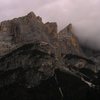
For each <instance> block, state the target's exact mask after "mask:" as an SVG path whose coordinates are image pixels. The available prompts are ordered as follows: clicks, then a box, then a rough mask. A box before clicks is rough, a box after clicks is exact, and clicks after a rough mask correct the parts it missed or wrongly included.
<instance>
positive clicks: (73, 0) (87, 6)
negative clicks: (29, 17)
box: [0, 0, 100, 49]
mask: <svg viewBox="0 0 100 100" xmlns="http://www.w3.org/2000/svg"><path fill="white" fill-rule="evenodd" d="M99 5H100V0H0V21H2V20H7V19H12V18H14V17H19V16H23V15H26V14H27V13H29V12H30V11H33V12H35V13H36V15H39V16H41V17H42V18H43V21H44V22H46V21H56V22H57V23H58V26H59V30H60V29H62V28H63V27H65V26H66V25H67V24H69V23H72V24H73V26H74V28H75V29H76V35H77V36H78V37H79V40H81V42H82V43H86V44H87V45H91V46H92V47H96V48H97V49H100V45H99V44H100V11H99V10H100V6H99Z"/></svg>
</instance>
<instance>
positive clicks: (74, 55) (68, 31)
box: [0, 12, 98, 100]
mask: <svg viewBox="0 0 100 100" xmlns="http://www.w3.org/2000/svg"><path fill="white" fill-rule="evenodd" d="M96 66H97V64H96V62H95V61H94V60H93V59H90V58H89V57H88V56H87V54H86V53H84V52H83V48H82V47H81V46H80V43H79V41H78V39H77V37H76V36H75V34H74V32H73V28H72V24H69V25H67V26H66V27H65V28H64V29H63V30H61V31H60V32H58V31H57V24H56V22H47V23H43V22H42V18H41V17H40V16H36V15H35V14H34V13H33V12H30V13H29V14H28V15H26V16H23V17H19V18H14V19H12V20H7V21H3V22H1V23H0V88H1V95H0V96H1V97H2V96H3V98H5V96H4V95H5V93H4V92H3V91H5V90H6V89H7V92H6V93H7V96H8V97H9V95H10V94H9V93H10V92H11V91H13V92H14V90H13V88H17V89H18V90H17V92H14V93H15V94H14V95H10V96H11V98H13V97H14V96H15V97H16V96H17V94H18V92H19V91H22V94H23V93H26V98H28V97H30V96H32V95H30V94H29V92H27V91H31V93H34V95H33V97H32V98H35V100H40V98H41V100H49V99H47V98H52V97H53V98H55V99H56V98H57V100H61V98H63V99H64V98H67V97H68V98H71V97H70V96H71V94H72V90H70V88H68V89H69V90H70V93H68V91H67V90H66V88H67V87H68V86H70V84H71V83H72V82H73V83H75V84H77V85H75V84H72V86H74V87H75V86H76V87H77V89H78V92H77V93H80V91H81V90H80V87H79V85H80V86H81V87H85V89H82V91H87V89H89V87H91V88H95V89H96V88H97V87H98V84H97V83H98V82H97V83H96V82H95V76H96V75H97V73H95V67H96ZM62 77H63V79H62ZM67 79H68V80H67ZM68 81H69V82H71V83H67V82H68ZM65 83H66V84H65ZM50 84H51V85H50ZM78 84H79V85H78ZM49 85H50V86H49ZM51 88H52V89H53V91H54V92H53V91H52V90H51ZM24 89H25V91H26V92H24ZM30 89H31V90H30ZM45 89H46V90H47V89H48V90H47V94H46V90H45ZM9 91H10V92H9ZM43 91H45V92H43ZM75 91H76V88H75V90H74V92H73V93H74V94H73V97H75ZM93 91H94V90H93ZM16 93H17V94H16ZM35 93H36V94H35ZM52 93H53V94H52ZM66 93H68V94H69V95H68V96H65V95H66ZM89 93H90V92H89ZM84 94H86V92H84ZM23 95H25V94H23ZM29 95H30V96H29ZM38 95H39V96H40V98H39V97H38ZM77 95H78V94H77ZM81 95H82V94H81ZM56 96H57V97H56ZM59 96H60V97H59ZM19 97H20V95H19ZM22 97H23V98H24V96H22ZM79 97H80V96H79ZM82 97H83V96H82ZM16 98H17V97H16ZM16 98H15V99H16ZM36 98H37V99H36ZM55 99H54V100H55ZM17 100H19V99H17ZM21 100H32V99H31V97H30V99H25V98H24V99H21ZM50 100H51V99H50ZM69 100H70V99H69ZM71 100H74V98H73V99H71ZM76 100H77V99H76ZM79 100H81V99H79ZM84 100H86V98H84Z"/></svg>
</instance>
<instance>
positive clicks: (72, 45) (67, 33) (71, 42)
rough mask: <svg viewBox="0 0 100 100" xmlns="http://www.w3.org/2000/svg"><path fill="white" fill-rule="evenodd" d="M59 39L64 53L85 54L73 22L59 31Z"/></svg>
mask: <svg viewBox="0 0 100 100" xmlns="http://www.w3.org/2000/svg"><path fill="white" fill-rule="evenodd" d="M59 40H60V46H61V47H62V53H64V54H73V55H80V56H84V54H83V52H82V50H81V47H80V45H79V42H78V39H77V37H76V36H75V34H74V32H73V30H72V24H69V25H68V26H67V27H65V28H64V29H63V30H61V31H60V32H59Z"/></svg>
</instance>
